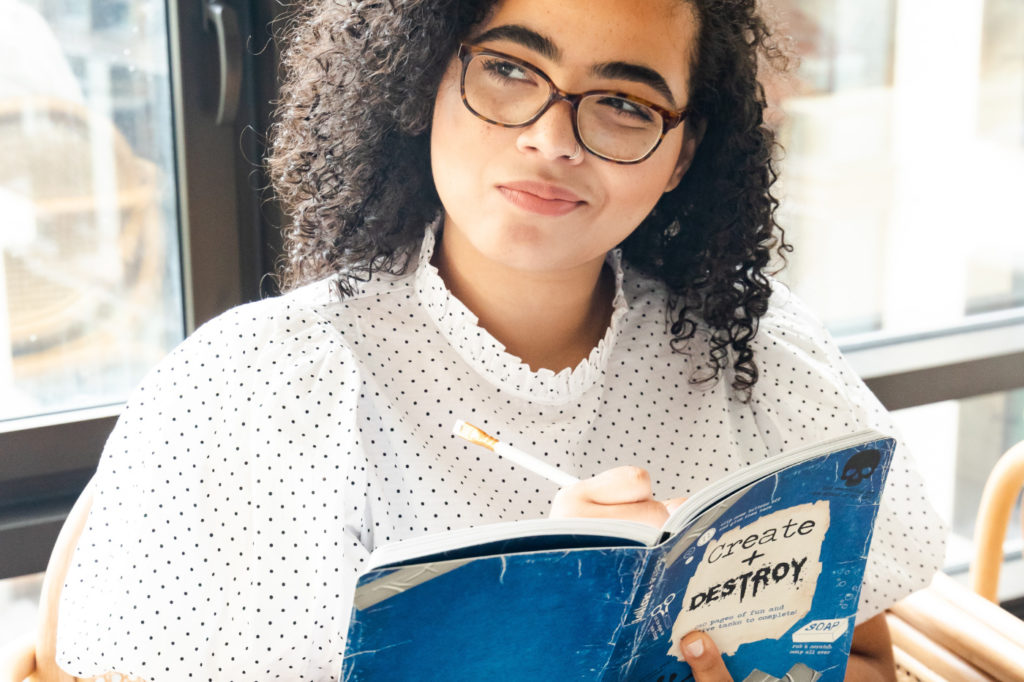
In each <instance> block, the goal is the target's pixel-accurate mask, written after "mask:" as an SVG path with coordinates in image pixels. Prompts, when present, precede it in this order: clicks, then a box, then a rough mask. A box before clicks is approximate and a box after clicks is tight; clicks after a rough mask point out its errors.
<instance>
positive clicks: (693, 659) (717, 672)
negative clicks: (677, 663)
mask: <svg viewBox="0 0 1024 682" xmlns="http://www.w3.org/2000/svg"><path fill="white" fill-rule="evenodd" d="M679 650H680V651H682V652H683V656H684V657H685V658H686V662H687V663H689V664H690V669H691V670H693V679H694V681H695V682H732V675H730V674H729V671H728V670H726V669H725V663H723V662H722V654H721V653H720V652H719V651H718V647H716V646H715V643H714V642H712V641H711V638H710V637H708V636H707V635H706V634H704V633H703V632H697V631H694V632H690V633H687V635H686V636H685V637H683V639H682V641H681V643H680V645H679Z"/></svg>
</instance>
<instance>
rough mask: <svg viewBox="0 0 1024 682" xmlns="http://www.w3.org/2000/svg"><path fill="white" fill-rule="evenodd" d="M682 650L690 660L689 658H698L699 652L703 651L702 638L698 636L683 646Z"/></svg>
mask: <svg viewBox="0 0 1024 682" xmlns="http://www.w3.org/2000/svg"><path fill="white" fill-rule="evenodd" d="M683 651H684V652H685V653H686V659H687V660H690V659H691V658H700V656H701V654H703V653H704V640H703V639H701V638H700V637H698V638H697V639H695V640H693V641H692V642H690V643H689V644H687V645H686V646H685V647H683Z"/></svg>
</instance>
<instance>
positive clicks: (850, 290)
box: [767, 0, 1024, 334]
mask: <svg viewBox="0 0 1024 682" xmlns="http://www.w3.org/2000/svg"><path fill="white" fill-rule="evenodd" d="M771 1H772V4H773V5H775V6H777V9H778V14H779V21H780V24H781V28H782V29H783V30H787V31H789V32H791V33H792V34H793V36H794V41H793V46H794V47H795V49H796V51H797V52H798V53H799V54H800V56H801V62H800V65H799V67H798V68H797V69H795V71H794V72H793V73H792V74H791V75H790V76H789V77H783V78H772V79H771V80H770V81H769V82H768V83H767V89H768V92H769V96H770V98H771V99H772V100H773V101H774V102H776V103H777V104H778V110H777V111H775V112H774V114H775V120H777V121H779V132H780V139H781V142H782V144H783V145H784V147H785V156H784V160H783V162H782V181H781V184H780V188H781V194H782V197H783V200H782V209H781V214H780V218H781V221H782V224H783V225H784V227H786V228H787V231H788V236H789V238H790V240H791V241H792V242H793V243H794V244H795V246H796V249H797V250H796V252H795V253H794V254H792V256H791V258H790V266H789V268H787V270H785V271H784V272H783V275H782V277H783V279H785V280H786V281H788V282H789V283H790V284H791V285H792V286H793V287H794V288H795V290H796V291H797V292H798V293H799V294H800V295H801V296H802V297H804V298H805V299H806V300H807V301H808V303H809V304H810V305H811V307H812V308H813V309H814V310H815V311H817V312H818V314H819V315H821V316H822V317H823V318H825V321H826V322H827V323H828V324H829V326H830V327H831V328H832V329H833V331H834V332H836V333H839V334H843V333H854V332H863V331H875V330H885V331H891V332H894V333H896V332H910V331H920V330H923V329H929V328H937V327H945V326H948V325H950V324H955V323H958V322H961V321H962V320H963V318H964V317H965V316H967V315H970V314H972V313H978V312H983V311H992V310H1001V309H1006V308H1013V307H1019V306H1024V217H1022V215H1024V214H1022V213H1021V211H1020V199H1019V197H1020V192H1021V188H1022V187H1024V3H1022V2H1020V1H1019V0H984V1H982V2H959V3H944V4H943V5H942V9H941V11H938V10H936V8H935V4H934V3H933V2H931V0H899V1H898V2H897V0H771Z"/></svg>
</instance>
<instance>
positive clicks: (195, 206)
mask: <svg viewBox="0 0 1024 682" xmlns="http://www.w3.org/2000/svg"><path fill="white" fill-rule="evenodd" d="M229 1H230V2H232V3H233V4H232V7H233V9H235V10H236V12H237V15H238V18H239V22H240V25H241V32H242V35H243V36H250V40H249V41H247V43H246V45H245V46H244V47H245V54H244V56H243V69H244V77H243V80H242V83H243V86H242V91H241V101H240V104H239V112H238V116H237V118H236V120H235V124H234V125H217V124H216V122H215V108H216V106H215V104H213V103H212V97H211V96H210V92H211V90H215V89H216V88H217V86H218V83H217V82H216V79H217V78H218V77H219V74H218V73H216V68H214V69H212V70H211V68H210V64H211V63H212V64H214V65H216V63H217V59H216V45H215V44H214V41H213V40H212V37H211V35H210V34H209V33H208V32H207V31H205V30H204V25H203V9H204V7H203V0H168V3H167V12H168V15H167V18H168V30H169V36H168V45H169V59H170V68H171V74H172V101H173V103H174V104H173V107H174V109H173V111H172V121H173V136H174V144H175V152H176V168H175V171H176V175H177V181H178V182H177V187H178V196H177V198H176V199H177V204H178V211H179V229H180V230H181V245H182V251H181V254H180V257H181V263H182V273H183V274H182V277H183V280H182V291H183V294H184V310H183V316H184V323H185V324H184V326H185V329H186V333H191V332H192V331H193V330H194V329H195V328H196V326H198V325H200V324H202V323H203V322H205V321H206V320H208V319H210V318H212V317H214V316H216V315H217V314H218V313H220V312H222V311H224V310H226V309H228V308H230V307H232V306H234V305H237V304H239V303H242V302H243V301H246V300H253V299H255V298H258V297H259V296H260V295H262V294H264V293H267V291H266V287H267V286H268V283H267V281H266V279H265V278H264V277H263V273H264V272H267V271H269V269H270V267H272V264H273V262H274V257H275V255H274V254H275V249H276V246H277V242H276V239H275V237H274V229H273V226H272V225H271V221H272V220H273V219H274V217H275V214H274V207H273V205H272V204H270V205H269V206H268V204H267V202H266V201H265V200H264V199H265V197H264V196H263V195H262V192H261V191H260V190H259V189H254V188H259V187H264V186H265V185H266V182H265V179H264V178H262V177H261V176H260V174H261V171H262V169H261V168H260V167H259V166H258V165H256V163H254V162H253V161H252V160H253V159H256V160H258V159H262V158H263V150H262V149H261V145H262V139H261V137H260V136H259V135H256V134H255V133H253V132H251V131H253V130H266V129H267V124H268V122H269V117H270V112H271V106H272V105H271V102H272V101H273V100H274V99H275V98H276V93H275V91H274V87H275V85H274V79H275V76H276V61H277V60H276V53H275V51H274V50H275V46H274V45H273V43H272V42H271V41H270V40H269V28H268V26H269V25H270V24H271V22H272V20H273V19H274V17H275V15H276V13H278V12H280V11H281V10H280V7H279V6H277V5H276V4H275V3H273V2H272V1H271V0H258V1H257V2H246V3H243V2H240V1H237V2H236V1H235V0H229ZM254 27H260V31H259V32H257V31H254V30H253V28H254ZM255 35H262V36H263V37H261V38H256V37H253V36H255ZM261 48H262V49H261ZM253 74H255V76H254V75H253ZM254 176H255V178H254ZM271 284H272V283H271ZM120 407H121V406H120V405H108V406H103V407H98V408H92V409H88V410H78V411H74V412H67V413H58V414H52V415H45V416H42V417H37V418H31V419H25V420H17V421H11V422H0V579H3V578H7V577H13V576H18V575H25V574H28V573H34V572H38V571H42V570H44V569H45V567H46V563H47V561H48V558H49V554H50V550H51V548H52V547H53V543H54V541H55V540H56V538H57V533H58V532H59V530H60V527H61V525H62V523H63V520H64V518H65V517H66V516H67V513H68V511H70V509H71V506H72V505H73V504H74V501H75V500H76V499H77V497H78V495H79V494H80V493H81V491H82V489H83V488H84V487H85V484H86V483H87V482H88V480H89V478H90V477H91V476H92V474H93V472H94V471H95V468H96V464H97V463H98V462H99V458H100V453H101V451H102V449H103V444H104V443H105V442H106V439H107V437H108V435H109V434H110V431H111V429H112V428H113V425H114V422H115V421H116V419H117V414H118V413H119V412H120Z"/></svg>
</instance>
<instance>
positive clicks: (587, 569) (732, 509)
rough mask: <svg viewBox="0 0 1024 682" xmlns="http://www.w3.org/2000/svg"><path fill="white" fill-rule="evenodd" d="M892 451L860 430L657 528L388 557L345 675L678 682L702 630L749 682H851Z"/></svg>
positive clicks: (515, 535) (753, 476)
mask: <svg viewBox="0 0 1024 682" xmlns="http://www.w3.org/2000/svg"><path fill="white" fill-rule="evenodd" d="M894 448H895V442H894V441H893V439H891V438H889V437H886V436H883V435H882V434H879V433H877V432H874V431H866V432H860V433H857V434H854V435H852V436H849V437H845V438H842V439H836V440H833V441H829V442H826V443H821V444H818V445H816V446H814V447H811V448H805V449H801V450H799V451H794V452H790V453H787V454H784V455H780V456H777V457H773V458H770V459H766V460H764V461H762V462H759V463H758V464H756V465H754V466H751V467H748V468H745V469H741V470H739V471H736V472H734V473H732V474H730V475H727V476H725V477H724V478H722V479H721V480H719V481H718V482H716V483H714V484H712V485H711V486H709V487H707V488H706V489H704V490H702V491H700V492H698V493H697V494H695V495H693V496H692V497H690V498H689V499H688V500H687V501H686V502H685V503H684V504H683V505H682V506H680V507H679V508H678V509H676V510H675V512H673V514H672V515H671V516H670V517H669V519H668V520H667V521H666V522H665V525H664V526H663V527H662V528H660V529H658V528H652V527H649V526H645V525H642V524H637V523H631V522H628V521H615V520H594V519H541V520H536V521H520V522H511V523H502V524H493V525H487V526H480V527H477V528H471V529H467V530H462V531H453V532H450V533H441V534H436V535H430V536H425V537H421V538H415V539H411V540H406V541H403V542H398V543H394V544H391V545H386V546H383V547H380V548H379V549H377V550H376V551H374V552H373V554H372V555H371V557H370V568H369V570H368V572H367V573H365V574H364V575H363V576H362V577H361V578H360V580H359V584H358V586H357V588H356V592H355V597H354V606H353V609H352V618H351V623H350V626H349V632H348V641H347V644H346V650H345V659H344V663H343V667H342V673H341V679H342V680H343V681H344V682H354V681H356V680H403V681H405V680H474V681H476V680H489V679H494V680H503V681H512V680H523V681H526V680H530V681H534V680H638V681H641V682H683V680H686V679H692V678H690V670H689V666H688V665H687V664H686V663H685V662H684V661H683V660H682V654H681V652H680V651H679V649H678V646H679V644H678V643H679V640H680V639H681V638H682V636H683V635H685V634H686V633H687V632H690V631H691V630H704V631H705V632H708V633H709V634H710V635H711V637H712V638H713V639H714V640H715V643H716V644H717V645H718V647H719V649H720V650H721V651H722V653H723V656H724V659H725V663H726V666H727V667H728V668H729V671H730V672H731V673H732V676H733V679H735V680H736V681H737V682H771V681H773V680H779V679H786V680H787V681H793V682H813V681H815V680H820V681H821V682H827V681H829V680H842V679H843V676H844V672H845V668H846V661H847V657H848V655H849V650H850V643H851V640H852V637H853V626H854V618H855V616H856V613H857V602H858V598H859V595H860V586H861V580H862V577H863V574H864V564H865V562H866V560H867V555H868V547H869V545H870V542H871V534H872V529H873V525H874V520H875V516H876V514H877V512H878V504H879V500H880V498H881V495H882V489H883V487H884V485H885V478H886V474H887V473H888V467H889V463H890V461H891V459H892V454H893V450H894ZM787 676H788V677H787Z"/></svg>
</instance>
